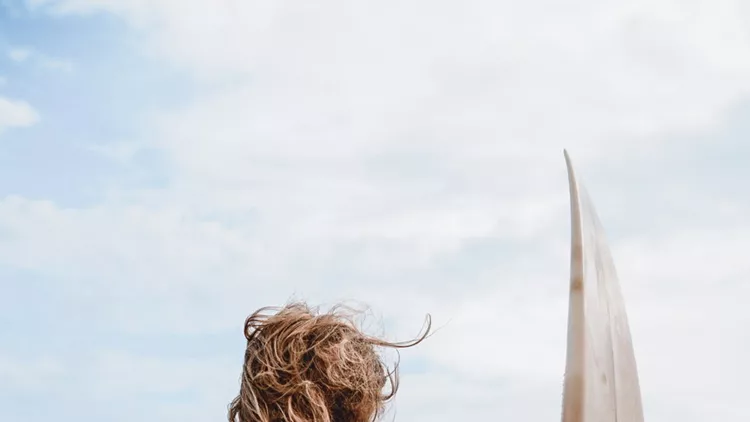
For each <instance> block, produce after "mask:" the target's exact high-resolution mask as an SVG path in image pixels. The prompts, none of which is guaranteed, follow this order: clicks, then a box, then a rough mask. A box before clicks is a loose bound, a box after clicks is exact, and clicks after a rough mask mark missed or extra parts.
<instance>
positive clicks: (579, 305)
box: [562, 150, 643, 422]
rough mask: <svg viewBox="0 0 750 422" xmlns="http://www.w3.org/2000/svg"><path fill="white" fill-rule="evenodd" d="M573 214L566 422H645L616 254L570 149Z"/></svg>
mask: <svg viewBox="0 0 750 422" xmlns="http://www.w3.org/2000/svg"><path fill="white" fill-rule="evenodd" d="M563 154H564V156H565V162H566V165H567V169H568V182H569V188H570V214H571V245H570V248H571V253H570V292H569V305H568V339H567V341H568V344H567V352H566V353H567V356H566V364H565V384H564V387H563V415H562V421H563V422H643V406H642V403H641V392H640V384H639V380H638V369H637V366H636V362H635V355H634V352H633V345H632V340H631V335H630V328H629V325H628V318H627V313H626V311H625V303H624V300H623V298H622V293H621V291H620V284H619V281H618V278H617V272H616V270H615V266H614V262H613V259H612V255H611V252H610V249H609V246H608V243H607V239H606V236H605V234H604V229H603V228H602V225H601V223H600V221H599V217H598V216H597V214H596V210H595V209H594V206H593V204H592V202H591V200H590V199H589V196H588V194H587V193H586V190H585V188H584V187H583V185H582V184H581V182H580V180H579V179H578V178H577V177H576V174H575V170H574V168H573V163H572V160H571V159H570V155H569V154H568V151H567V150H565V151H563Z"/></svg>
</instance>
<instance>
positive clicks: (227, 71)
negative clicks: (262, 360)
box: [0, 0, 750, 422]
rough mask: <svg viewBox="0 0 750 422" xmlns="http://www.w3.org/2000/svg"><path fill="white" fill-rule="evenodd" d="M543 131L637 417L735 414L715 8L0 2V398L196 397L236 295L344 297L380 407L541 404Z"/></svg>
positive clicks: (737, 35) (735, 179) (733, 202)
mask: <svg viewBox="0 0 750 422" xmlns="http://www.w3.org/2000/svg"><path fill="white" fill-rule="evenodd" d="M563 148H567V149H568V150H569V151H570V153H571V155H572V157H573V159H574V162H575V164H576V166H577V170H578V173H579V176H580V177H582V178H583V179H584V181H585V182H586V184H587V186H588V190H589V192H590V194H591V196H592V197H593V199H594V201H595V203H596V206H597V208H598V211H599V214H600V217H601V219H602V221H603V223H604V226H605V227H606V229H607V231H608V235H609V238H610V242H611V245H612V249H613V254H614V257H615V261H616V264H617V266H618V270H619V272H620V276H621V279H622V280H621V281H622V288H623V292H624V295H625V298H626V301H627V306H628V312H629V314H630V322H631V328H632V332H633V341H634V344H635V348H636V356H637V359H638V362H639V366H640V369H641V384H642V389H643V399H644V407H645V414H646V419H647V420H648V421H649V422H668V421H675V420H679V421H683V422H697V421H701V422H714V421H723V422H733V421H737V422H740V421H742V422H744V421H747V420H749V419H750V404H748V401H747V397H748V394H750V387H748V383H747V381H746V379H747V378H748V377H750V363H748V362H747V360H746V359H745V358H742V356H747V355H748V353H749V352H750V331H747V329H746V327H748V326H749V325H748V324H750V307H748V306H747V305H746V303H748V300H749V299H750V280H748V278H749V277H750V259H749V258H748V255H747V254H748V253H750V252H748V251H750V219H749V218H748V215H750V195H749V194H750V188H749V187H748V183H750V168H748V165H749V164H750V4H748V3H747V2H746V1H744V0H682V1H681V0H635V1H628V2H623V1H614V0H570V1H565V2H560V1H556V0H526V1H523V2H520V1H512V0H462V1H453V2H450V1H445V0H429V1H428V0H379V1H369V0H368V1H351V0H350V1H343V0H339V1H333V0H320V1H316V2H310V1H304V0H278V1H258V0H210V1H209V0H203V1H198V0H0V420H3V421H19V420H23V421H26V422H40V421H49V420H55V421H60V422H89V421H98V420H107V421H114V422H132V421H142V422H163V421H176V420H180V421H195V422H199V421H201V422H202V421H210V420H224V418H225V411H226V405H227V403H228V402H229V401H230V400H231V398H232V397H233V395H234V394H235V393H236V392H237V390H238V381H237V380H238V377H239V373H240V366H241V362H242V354H243V348H244V338H243V336H242V324H243V321H244V318H245V316H247V314H249V313H251V312H252V311H253V310H255V309H256V308H258V307H260V306H264V305H270V304H282V303H284V302H285V301H286V300H287V299H289V298H290V297H295V298H300V299H305V300H309V301H311V302H313V303H322V304H331V303H335V302H337V301H341V300H355V301H358V302H361V303H364V304H367V305H369V306H370V307H371V309H372V311H371V314H370V319H369V321H370V322H369V323H368V326H369V327H370V328H369V329H370V330H372V331H374V332H375V333H380V334H384V335H385V336H386V337H387V338H389V339H392V340H404V339H408V338H410V337H412V336H414V335H416V334H417V333H418V332H419V330H420V328H421V326H422V323H423V318H424V316H425V314H426V313H431V314H432V315H433V317H434V323H435V326H436V327H438V330H437V331H436V333H435V334H434V336H433V337H431V338H430V339H429V340H428V341H426V342H425V343H423V344H422V345H420V346H419V347H418V348H415V349H410V350H407V351H404V352H403V353H402V374H403V377H402V386H401V391H400V394H399V396H398V398H397V400H396V402H395V403H394V405H393V406H392V407H391V410H390V412H389V414H388V418H389V420H391V419H392V418H394V417H395V420H397V421H410V422H419V421H430V422H456V421H473V420H512V421H516V422H542V421H553V420H559V417H560V402H561V394H562V382H561V381H562V374H563V370H564V353H565V352H564V351H565V328H566V318H567V290H566V289H567V283H568V253H569V251H568V245H567V242H568V230H569V217H568V202H567V186H566V183H567V181H566V179H565V166H564V160H563V155H562V149H563Z"/></svg>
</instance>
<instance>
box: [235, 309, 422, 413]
mask: <svg viewBox="0 0 750 422" xmlns="http://www.w3.org/2000/svg"><path fill="white" fill-rule="evenodd" d="M273 310H274V308H263V309H260V310H259V311H257V312H255V313H254V314H252V315H251V316H250V317H248V318H247V320H246V321H245V337H246V338H247V349H246V351H245V363H244V366H243V370H242V381H241V387H240V394H239V395H238V396H237V397H236V398H235V399H234V400H233V401H232V403H231V405H230V407H229V421H230V422H370V421H374V420H375V419H376V418H377V416H378V415H379V413H380V411H381V410H382V408H383V406H384V404H385V403H386V402H387V401H388V400H389V399H390V398H392V397H393V396H394V395H395V394H396V391H397V389H398V374H397V369H398V368H397V365H396V366H395V367H394V368H393V370H392V371H389V370H388V368H387V366H386V365H385V363H384V362H383V361H382V359H381V358H380V356H379V355H378V353H377V348H378V347H392V348H403V347H410V346H413V345H416V344H417V343H419V342H421V341H422V340H423V339H424V338H425V337H426V336H427V334H428V332H429V328H430V327H429V319H428V325H427V329H426V330H425V332H424V334H422V335H421V336H419V337H418V338H417V339H416V340H414V341H412V342H410V343H389V342H386V341H383V340H380V339H377V338H375V337H371V336H368V335H365V334H364V333H362V332H361V331H360V330H359V329H358V328H357V327H356V325H355V323H354V321H353V319H352V316H353V315H352V314H351V313H348V314H347V313H344V312H341V308H338V310H333V311H331V312H328V313H322V314H321V313H318V312H316V311H315V310H312V309H310V308H309V307H308V306H307V305H304V304H300V303H295V304H291V305H287V306H285V307H283V308H280V309H275V310H276V312H275V313H273V312H270V311H273ZM428 318H429V316H428ZM385 387H389V388H388V389H387V390H386V388H385Z"/></svg>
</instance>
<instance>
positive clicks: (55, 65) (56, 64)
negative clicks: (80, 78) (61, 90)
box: [8, 47, 74, 72]
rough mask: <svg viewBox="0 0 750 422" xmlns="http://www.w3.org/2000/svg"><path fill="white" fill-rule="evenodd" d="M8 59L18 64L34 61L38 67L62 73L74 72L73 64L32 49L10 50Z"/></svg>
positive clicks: (18, 48)
mask: <svg viewBox="0 0 750 422" xmlns="http://www.w3.org/2000/svg"><path fill="white" fill-rule="evenodd" d="M8 58H10V59H11V60H13V61H14V62H18V63H26V62H30V61H33V62H34V63H35V64H36V65H37V66H39V67H41V68H43V69H47V70H55V71H61V72H72V71H73V68H74V66H73V63H72V62H71V61H70V60H64V59H60V58H56V57H50V56H47V55H46V54H42V53H40V52H38V51H36V50H33V49H31V48H24V47H14V48H11V49H10V50H8Z"/></svg>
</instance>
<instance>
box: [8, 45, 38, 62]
mask: <svg viewBox="0 0 750 422" xmlns="http://www.w3.org/2000/svg"><path fill="white" fill-rule="evenodd" d="M31 55H32V51H31V50H29V49H27V48H11V49H10V50H9V51H8V58H10V59H11V60H13V61H14V62H25V61H26V60H28V59H29V57H31Z"/></svg>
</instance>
